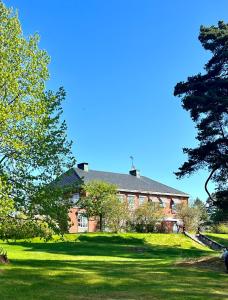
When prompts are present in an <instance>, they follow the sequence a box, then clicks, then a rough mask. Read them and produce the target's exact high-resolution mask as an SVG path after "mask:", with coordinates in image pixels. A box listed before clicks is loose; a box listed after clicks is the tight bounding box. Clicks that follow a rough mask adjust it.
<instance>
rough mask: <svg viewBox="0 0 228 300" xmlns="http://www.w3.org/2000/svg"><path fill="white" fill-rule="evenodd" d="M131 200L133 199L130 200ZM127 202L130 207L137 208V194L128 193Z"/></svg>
mask: <svg viewBox="0 0 228 300" xmlns="http://www.w3.org/2000/svg"><path fill="white" fill-rule="evenodd" d="M129 200H131V201H129ZM127 204H128V208H129V209H134V208H135V195H128V196H127Z"/></svg>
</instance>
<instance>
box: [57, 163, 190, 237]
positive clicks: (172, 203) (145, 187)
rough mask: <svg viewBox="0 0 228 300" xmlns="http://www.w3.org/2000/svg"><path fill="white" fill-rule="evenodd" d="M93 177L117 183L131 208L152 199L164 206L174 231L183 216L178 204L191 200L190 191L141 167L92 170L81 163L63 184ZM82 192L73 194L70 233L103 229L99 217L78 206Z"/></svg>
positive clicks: (122, 197) (86, 180)
mask: <svg viewBox="0 0 228 300" xmlns="http://www.w3.org/2000/svg"><path fill="white" fill-rule="evenodd" d="M93 180H100V181H105V182H108V183H110V184H114V185H116V187H117V190H118V195H119V198H120V200H121V201H125V202H126V203H127V204H128V206H129V209H131V210H134V209H137V208H138V207H139V206H140V205H141V204H143V203H145V202H148V201H152V202H155V203H158V204H159V205H160V207H162V208H163V209H164V215H165V218H164V221H163V222H164V223H165V224H166V227H167V230H168V231H172V230H174V228H176V224H180V222H181V220H178V219H177V217H176V205H177V204H180V203H184V204H186V205H187V204H188V198H189V195H188V194H186V193H184V192H181V191H179V190H176V189H174V188H172V187H169V186H167V185H164V184H162V183H160V182H157V181H154V180H152V179H150V178H148V177H145V176H141V175H140V174H139V171H138V170H131V171H130V172H129V174H120V173H112V172H103V171H95V170H89V166H88V163H81V164H78V167H77V168H75V169H73V170H72V171H71V172H70V174H68V175H66V176H64V177H63V182H62V183H63V184H72V183H75V182H79V181H81V182H83V183H87V182H90V181H93ZM79 197H80V195H79V194H75V195H74V196H73V202H74V203H75V205H74V207H72V208H71V210H70V211H69V218H70V221H71V227H70V230H69V232H70V233H77V232H96V231H98V230H99V226H98V225H99V224H98V220H97V219H96V218H90V219H89V220H88V219H87V218H86V217H85V216H84V214H83V210H81V209H80V208H79V207H78V206H77V202H78V200H79Z"/></svg>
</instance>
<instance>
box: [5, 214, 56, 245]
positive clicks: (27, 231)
mask: <svg viewBox="0 0 228 300" xmlns="http://www.w3.org/2000/svg"><path fill="white" fill-rule="evenodd" d="M53 233H54V232H53V231H52V230H51V229H50V228H49V227H48V225H47V224H46V223H45V222H39V223H38V222H34V221H31V220H19V219H10V220H9V219H8V220H4V222H2V223H1V224H0V239H2V240H8V239H15V240H16V239H24V238H33V237H37V236H40V237H42V238H44V239H45V240H48V239H50V238H51V237H52V234H53Z"/></svg>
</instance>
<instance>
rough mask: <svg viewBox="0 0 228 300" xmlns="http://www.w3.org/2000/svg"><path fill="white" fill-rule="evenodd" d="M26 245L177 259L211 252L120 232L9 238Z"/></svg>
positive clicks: (59, 251)
mask: <svg viewBox="0 0 228 300" xmlns="http://www.w3.org/2000/svg"><path fill="white" fill-rule="evenodd" d="M9 244H10V245H17V246H23V247H24V248H25V249H24V250H23V251H30V252H31V251H38V252H47V253H53V254H66V255H73V256H109V257H119V258H132V259H161V257H162V259H174V258H178V257H183V258H185V257H194V256H204V255H208V250H207V249H206V248H205V249H200V248H197V247H194V246H192V247H190V248H188V249H184V248H182V247H181V244H177V245H175V246H167V245H154V244H150V243H149V242H147V241H146V240H145V239H142V238H137V237H131V236H119V235H118V236H117V235H110V236H109V235H98V236H97V235H79V236H77V238H76V239H75V241H67V242H64V241H55V242H48V243H35V242H32V243H31V242H29V241H17V242H9Z"/></svg>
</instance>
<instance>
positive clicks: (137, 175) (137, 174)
mask: <svg viewBox="0 0 228 300" xmlns="http://www.w3.org/2000/svg"><path fill="white" fill-rule="evenodd" d="M129 174H130V175H132V176H135V177H137V178H140V172H139V170H136V169H133V170H130V171H129Z"/></svg>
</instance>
